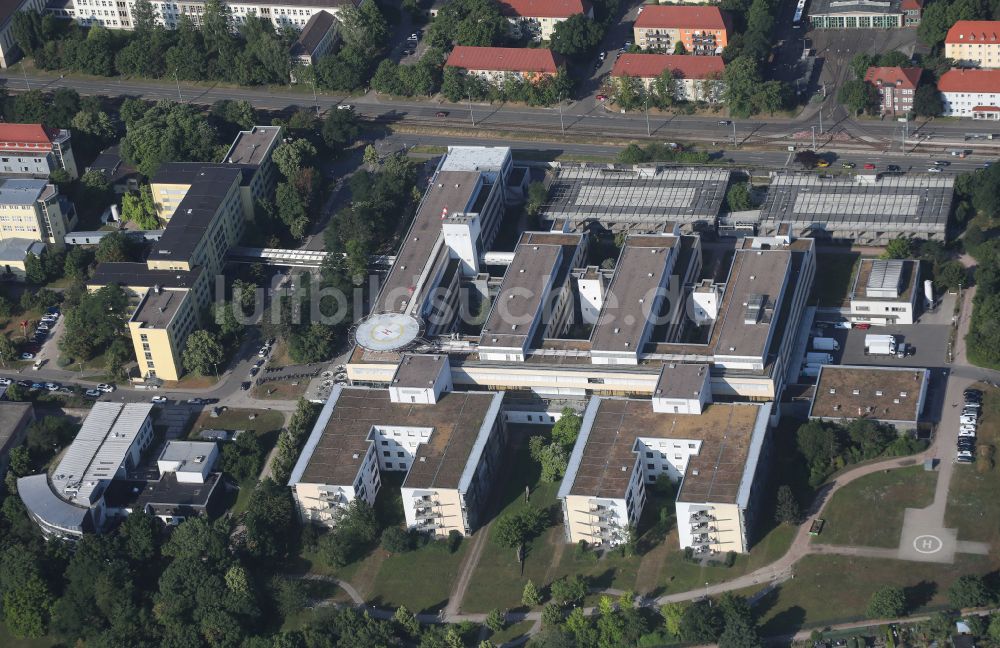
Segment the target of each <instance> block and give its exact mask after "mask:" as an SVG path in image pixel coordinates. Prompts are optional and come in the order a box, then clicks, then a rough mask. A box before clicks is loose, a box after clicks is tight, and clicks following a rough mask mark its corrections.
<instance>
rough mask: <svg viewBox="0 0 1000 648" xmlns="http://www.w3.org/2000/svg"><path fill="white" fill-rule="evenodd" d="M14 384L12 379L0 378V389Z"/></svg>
mask: <svg viewBox="0 0 1000 648" xmlns="http://www.w3.org/2000/svg"><path fill="white" fill-rule="evenodd" d="M13 382H14V381H13V380H11V379H10V378H0V387H9V386H10V385H11V383H13Z"/></svg>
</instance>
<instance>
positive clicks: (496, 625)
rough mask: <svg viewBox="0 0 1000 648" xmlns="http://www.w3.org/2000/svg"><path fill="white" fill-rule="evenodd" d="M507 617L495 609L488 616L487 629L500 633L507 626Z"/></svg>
mask: <svg viewBox="0 0 1000 648" xmlns="http://www.w3.org/2000/svg"><path fill="white" fill-rule="evenodd" d="M506 621H507V615H506V614H505V613H504V612H503V611H502V610H498V609H497V608H493V609H492V610H490V611H489V612H488V613H487V614H486V623H485V625H486V627H487V628H489V629H490V630H491V631H493V632H500V631H501V630H503V629H504V626H505V625H506Z"/></svg>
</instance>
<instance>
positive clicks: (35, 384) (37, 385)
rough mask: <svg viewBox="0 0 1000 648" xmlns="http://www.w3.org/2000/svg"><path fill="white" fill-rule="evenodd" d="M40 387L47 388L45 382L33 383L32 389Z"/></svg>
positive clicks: (36, 389)
mask: <svg viewBox="0 0 1000 648" xmlns="http://www.w3.org/2000/svg"><path fill="white" fill-rule="evenodd" d="M39 389H45V383H31V391H38V390H39Z"/></svg>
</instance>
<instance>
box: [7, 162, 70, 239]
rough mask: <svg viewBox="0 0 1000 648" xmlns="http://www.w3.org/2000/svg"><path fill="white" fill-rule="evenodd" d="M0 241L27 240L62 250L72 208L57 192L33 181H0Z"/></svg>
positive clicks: (45, 184) (45, 183)
mask: <svg viewBox="0 0 1000 648" xmlns="http://www.w3.org/2000/svg"><path fill="white" fill-rule="evenodd" d="M0 223H3V226H2V227H0V240H4V239H7V238H18V239H31V240H35V241H41V242H43V243H48V244H50V245H54V246H55V247H56V248H58V249H62V248H63V241H64V239H65V237H66V233H67V232H69V231H70V230H71V229H72V228H73V227H75V226H76V223H77V216H76V208H75V207H74V206H73V203H72V202H70V200H69V198H67V197H66V196H63V195H61V194H60V193H59V188H58V187H57V186H56V185H54V184H50V183H49V182H48V180H41V179H37V178H0Z"/></svg>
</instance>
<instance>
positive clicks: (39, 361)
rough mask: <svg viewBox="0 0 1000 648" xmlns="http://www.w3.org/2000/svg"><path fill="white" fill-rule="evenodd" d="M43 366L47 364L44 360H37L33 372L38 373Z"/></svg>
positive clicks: (32, 366)
mask: <svg viewBox="0 0 1000 648" xmlns="http://www.w3.org/2000/svg"><path fill="white" fill-rule="evenodd" d="M43 364H45V361H44V360H35V364H33V365H31V370H32V371H38V370H39V369H41V368H42V365H43Z"/></svg>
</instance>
